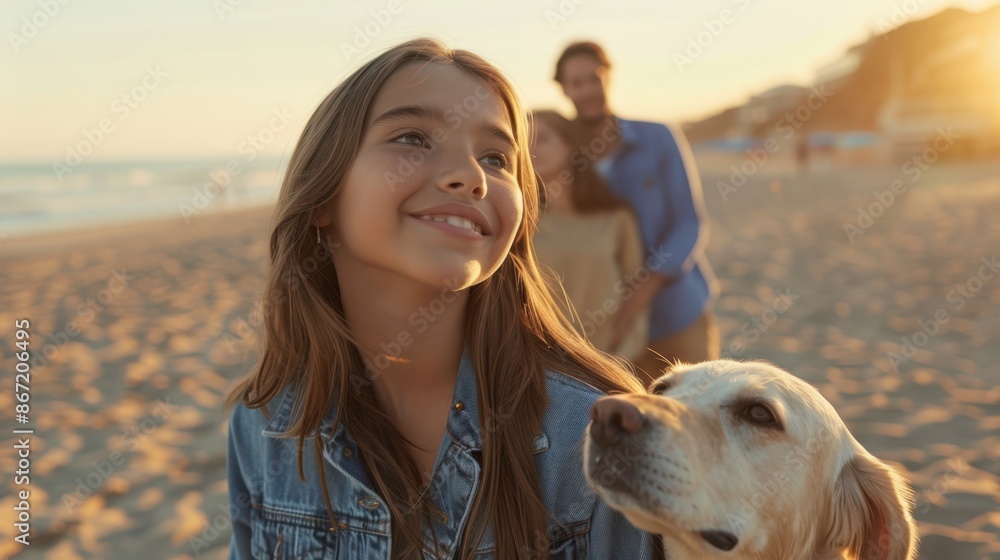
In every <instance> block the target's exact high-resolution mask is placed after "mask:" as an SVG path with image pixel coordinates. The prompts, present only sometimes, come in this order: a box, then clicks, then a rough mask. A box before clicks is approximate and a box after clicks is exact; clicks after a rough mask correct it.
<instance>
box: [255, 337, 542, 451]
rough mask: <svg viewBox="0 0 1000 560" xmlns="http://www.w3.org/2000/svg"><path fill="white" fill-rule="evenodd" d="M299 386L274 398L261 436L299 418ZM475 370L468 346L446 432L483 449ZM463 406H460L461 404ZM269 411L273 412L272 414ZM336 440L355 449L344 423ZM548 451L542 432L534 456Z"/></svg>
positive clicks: (491, 422)
mask: <svg viewBox="0 0 1000 560" xmlns="http://www.w3.org/2000/svg"><path fill="white" fill-rule="evenodd" d="M296 389H297V386H296V385H295V384H294V383H290V384H288V385H287V386H286V387H285V388H284V389H282V392H280V393H278V395H277V396H276V397H275V398H274V399H272V403H277V407H276V408H275V409H274V412H273V413H272V414H271V419H270V420H269V421H268V422H267V424H266V425H265V426H264V428H263V430H261V435H263V436H267V437H272V438H278V437H282V433H283V432H284V431H286V430H287V429H288V427H289V426H290V425H291V423H292V420H293V419H294V418H295V417H297V413H296V412H295V411H294V410H293V409H294V407H295V395H296ZM476 389H477V384H476V370H475V367H474V366H473V363H472V355H471V354H470V352H469V348H468V346H466V347H465V348H464V349H463V350H462V359H461V360H460V362H459V365H458V376H457V378H456V380H455V391H454V393H453V395H452V400H451V410H450V412H449V415H448V425H447V431H448V433H449V434H450V435H451V437H452V439H454V440H455V441H457V442H458V443H460V444H461V445H462V446H464V447H465V448H466V449H468V450H470V451H471V450H477V451H479V450H482V448H483V438H482V431H481V427H480V425H479V399H478V394H477V391H476ZM459 403H461V404H459ZM269 412H270V411H269ZM516 412H517V411H510V413H508V414H504V412H503V411H494V413H493V415H494V416H496V418H486V419H485V424H486V429H488V430H492V429H497V428H499V426H500V425H501V424H502V423H503V422H504V421H505V420H506V419H507V418H509V417H510V415H511V414H514V413H516ZM336 415H337V407H336V405H334V406H331V407H330V410H328V411H327V413H326V415H325V416H324V417H323V420H322V421H321V422H320V431H321V432H322V433H324V434H325V433H330V430H331V429H332V428H333V421H334V418H336ZM333 440H334V441H340V442H341V443H343V444H345V445H349V446H350V447H352V448H353V447H355V446H354V444H353V442H350V438H349V437H348V435H347V430H346V429H345V428H344V426H343V424H341V425H339V426H337V429H336V431H334V432H333ZM548 448H549V440H548V437H547V436H546V435H545V432H544V431H543V432H541V433H540V434H539V435H538V436H537V437H536V438H535V449H534V452H535V453H540V452H543V451H545V450H547V449H548Z"/></svg>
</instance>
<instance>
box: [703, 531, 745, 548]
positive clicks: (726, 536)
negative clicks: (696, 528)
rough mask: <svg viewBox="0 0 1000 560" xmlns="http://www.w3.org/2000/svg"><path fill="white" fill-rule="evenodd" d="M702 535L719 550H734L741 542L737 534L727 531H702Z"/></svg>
mask: <svg viewBox="0 0 1000 560" xmlns="http://www.w3.org/2000/svg"><path fill="white" fill-rule="evenodd" d="M701 537H702V538H703V539H705V540H706V541H708V544H710V545H712V546H714V547H715V548H718V549H719V550H732V549H733V548H734V547H735V546H736V544H737V543H739V542H740V540H739V539H738V538H736V535H734V534H732V533H727V532H725V531H702V532H701Z"/></svg>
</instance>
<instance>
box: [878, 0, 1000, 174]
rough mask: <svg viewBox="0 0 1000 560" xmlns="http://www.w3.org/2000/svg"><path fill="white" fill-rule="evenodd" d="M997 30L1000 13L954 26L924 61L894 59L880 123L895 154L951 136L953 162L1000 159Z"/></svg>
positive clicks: (999, 41) (942, 33)
mask: <svg viewBox="0 0 1000 560" xmlns="http://www.w3.org/2000/svg"><path fill="white" fill-rule="evenodd" d="M997 29H1000V9H994V10H991V11H989V12H986V13H984V14H982V15H981V17H979V18H962V19H958V20H955V21H952V22H949V24H948V25H946V26H943V28H942V29H941V30H940V35H939V37H940V40H939V41H937V42H935V43H932V44H931V45H929V46H930V49H929V50H928V52H926V53H924V54H923V56H920V57H919V58H916V59H912V57H911V60H910V61H907V62H904V60H905V58H904V57H905V55H906V53H905V52H897V53H895V54H894V56H893V57H892V58H891V59H890V64H889V76H890V80H889V92H888V96H887V99H886V100H885V103H884V104H883V105H882V107H881V110H880V111H879V115H878V124H879V127H880V129H881V130H882V132H883V134H884V136H885V138H886V140H887V142H888V143H889V144H890V146H891V147H892V150H893V152H894V153H895V155H897V156H899V157H906V156H907V155H909V154H912V153H915V152H917V151H921V150H925V149H927V148H928V147H931V146H932V144H933V142H934V141H935V139H936V138H937V137H938V136H943V135H951V136H952V137H954V141H953V142H951V143H948V144H947V148H946V150H947V152H948V154H947V155H948V156H949V157H959V158H980V157H991V156H992V157H996V156H1000V34H998V33H997ZM941 145H945V144H941V143H940V142H939V146H941ZM941 151H944V150H941Z"/></svg>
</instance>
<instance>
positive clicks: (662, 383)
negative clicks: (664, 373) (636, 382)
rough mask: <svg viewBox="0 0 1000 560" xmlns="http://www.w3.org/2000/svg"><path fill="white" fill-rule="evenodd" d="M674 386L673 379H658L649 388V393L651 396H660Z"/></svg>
mask: <svg viewBox="0 0 1000 560" xmlns="http://www.w3.org/2000/svg"><path fill="white" fill-rule="evenodd" d="M673 386H674V378H673V377H661V378H660V379H657V380H656V381H654V382H653V384H652V385H650V386H649V392H650V393H651V394H654V395H658V394H660V393H664V392H666V391H669V390H670V388H671V387H673Z"/></svg>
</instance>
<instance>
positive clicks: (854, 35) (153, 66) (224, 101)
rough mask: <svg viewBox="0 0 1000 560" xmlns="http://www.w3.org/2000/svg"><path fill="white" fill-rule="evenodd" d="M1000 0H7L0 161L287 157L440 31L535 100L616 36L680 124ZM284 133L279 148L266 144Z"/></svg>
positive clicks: (553, 96) (629, 62) (555, 100)
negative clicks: (390, 54)
mask: <svg viewBox="0 0 1000 560" xmlns="http://www.w3.org/2000/svg"><path fill="white" fill-rule="evenodd" d="M996 3H997V0H891V1H890V0H839V1H838V2H836V3H833V2H827V1H826V0H702V1H699V2H691V1H689V0H666V1H662V2H655V3H654V2H648V1H646V2H642V1H639V0H504V1H503V2H489V3H487V2H469V1H468V0H440V1H430V0H375V1H367V0H366V1H351V2H347V1H341V2H336V1H332V0H328V1H326V2H320V1H310V0H302V1H296V2H287V1H286V2H278V1H276V0H147V1H142V2H135V1H131V2H128V1H116V0H88V1H86V2H84V1H82V0H5V1H4V5H3V9H2V13H0V31H2V32H3V35H4V45H2V46H0V75H2V76H4V79H3V83H2V85H0V115H2V116H3V123H4V125H5V126H4V128H5V129H6V130H5V132H6V134H4V135H3V140H2V144H0V163H7V164H11V163H13V164H23V163H44V164H48V163H50V162H53V161H64V160H66V158H68V157H70V155H69V154H70V152H72V151H74V150H75V149H76V148H79V149H80V150H91V153H90V154H88V156H89V158H88V161H122V160H130V159H141V160H173V159H226V158H232V157H237V156H239V155H240V154H241V150H243V149H247V148H246V146H247V145H248V144H247V143H248V139H250V138H252V139H255V140H256V142H255V143H254V145H255V146H257V147H255V148H253V149H254V150H257V149H258V148H259V150H258V151H259V153H260V154H261V155H264V156H268V157H281V158H287V157H288V155H289V153H290V150H291V148H292V147H293V145H294V142H295V140H296V138H297V136H298V132H299V131H300V130H301V127H302V126H303V125H304V122H305V120H306V119H307V118H308V117H309V115H310V114H311V112H312V110H314V109H315V108H316V106H317V105H318V104H319V102H320V100H321V99H322V98H323V97H325V96H326V94H327V93H328V92H329V91H330V90H331V89H333V87H334V86H335V85H336V84H337V83H338V82H339V81H341V80H342V79H343V78H344V77H346V76H347V75H348V74H349V73H350V72H351V71H352V70H354V69H356V68H357V67H359V66H360V65H361V64H362V63H364V62H365V61H367V60H368V59H370V58H372V57H374V56H375V55H376V54H378V53H379V52H381V51H383V50H384V49H386V48H388V47H391V46H393V45H395V44H398V43H400V42H402V41H405V40H407V39H411V38H414V37H420V36H429V37H433V38H437V39H439V40H442V41H444V42H445V43H446V44H447V45H448V46H450V47H453V48H462V49H467V50H471V51H473V52H475V53H477V54H479V55H481V56H483V57H484V58H486V59H487V60H489V61H490V62H492V63H493V64H495V65H496V66H498V67H499V68H500V69H501V70H503V71H504V72H505V73H506V74H507V76H508V77H509V78H510V79H511V80H512V81H513V82H514V83H515V85H516V86H517V88H518V89H519V91H520V93H521V95H522V97H523V99H524V100H525V105H526V107H528V108H555V109H557V110H560V111H563V112H564V113H566V114H567V115H571V111H570V110H571V108H572V107H571V105H570V104H569V103H568V102H567V101H566V100H565V99H564V98H563V97H562V94H561V92H560V90H559V88H558V85H557V84H556V83H555V82H553V81H552V78H551V76H552V73H553V70H554V64H555V61H556V59H557V58H558V55H559V53H560V51H561V49H562V48H563V47H564V46H565V45H566V44H568V43H569V42H572V41H575V40H582V39H588V40H594V41H597V42H599V43H601V44H602V45H603V46H604V47H605V50H606V51H607V52H608V55H609V57H610V58H611V61H612V65H613V70H612V77H611V80H612V82H611V89H610V92H609V99H610V102H611V106H612V109H613V110H614V111H615V113H616V114H619V115H621V116H623V117H626V118H636V119H645V120H656V121H664V122H673V123H679V122H683V121H686V120H693V119H697V118H700V117H704V116H707V115H710V114H712V113H714V112H716V111H718V110H721V109H723V108H725V107H728V106H731V105H734V104H739V103H742V102H743V101H744V100H746V99H747V98H748V97H749V96H750V95H753V94H755V93H760V92H762V91H765V90H767V89H769V88H770V87H772V86H775V85H779V84H784V83H795V84H802V85H808V84H810V83H811V82H812V81H813V80H814V78H815V75H816V71H817V69H818V68H820V67H821V66H823V65H825V64H827V63H830V62H832V61H834V60H836V59H837V58H838V57H840V56H841V55H842V54H843V53H844V52H845V50H846V49H847V48H849V47H850V46H852V45H854V44H857V43H859V42H862V41H864V40H865V39H866V38H867V37H869V36H870V35H871V34H873V33H878V32H881V31H884V30H886V29H888V28H891V27H894V26H896V25H898V24H899V23H901V22H903V21H904V20H906V19H919V18H921V17H925V16H927V15H931V14H933V13H936V12H938V11H940V10H942V9H944V8H945V7H948V6H957V7H962V8H965V9H968V10H972V11H980V10H982V9H985V8H987V7H989V6H991V5H993V4H996ZM265 140H266V142H265Z"/></svg>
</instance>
